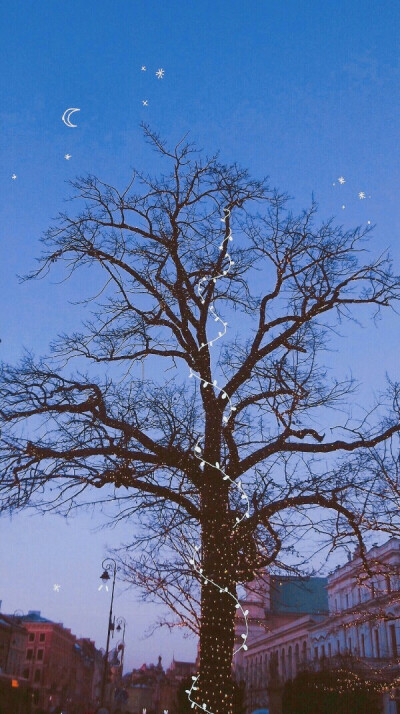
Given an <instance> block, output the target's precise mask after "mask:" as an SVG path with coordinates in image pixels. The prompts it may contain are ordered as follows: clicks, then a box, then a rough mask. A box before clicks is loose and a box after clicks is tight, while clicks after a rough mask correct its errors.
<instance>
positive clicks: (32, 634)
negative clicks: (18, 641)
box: [28, 632, 35, 642]
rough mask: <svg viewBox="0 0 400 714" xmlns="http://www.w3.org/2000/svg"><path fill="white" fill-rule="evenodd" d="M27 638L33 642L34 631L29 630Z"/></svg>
mask: <svg viewBox="0 0 400 714" xmlns="http://www.w3.org/2000/svg"><path fill="white" fill-rule="evenodd" d="M28 640H29V642H34V640H35V633H34V632H30V633H29V637H28Z"/></svg>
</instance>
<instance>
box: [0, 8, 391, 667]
mask: <svg viewBox="0 0 400 714" xmlns="http://www.w3.org/2000/svg"><path fill="white" fill-rule="evenodd" d="M399 30H400V5H399V3H398V2H397V0H393V1H390V2H389V1H388V0H382V1H381V2H379V3H376V2H368V1H367V0H362V1H361V0H359V1H352V2H349V1H348V0H346V1H344V0H338V1H337V2H333V1H331V0H329V1H328V2H317V1H316V0H303V2H301V3H299V2H298V0H263V1H257V2H251V1H250V2H247V3H244V2H238V0H233V1H232V2H230V3H227V2H223V1H221V2H219V3H215V2H211V1H210V2H207V1H205V0H198V2H192V1H190V0H189V1H187V2H184V3H182V2H177V1H176V0H170V1H169V2H167V3H166V2H164V3H162V2H158V3H156V2H154V1H153V0H146V2H137V1H135V0H112V1H111V0H109V1H108V2H105V1H104V0H98V1H97V2H96V3H87V2H84V1H83V0H69V1H68V2H61V1H60V0H46V1H44V0H36V1H35V2H30V1H29V0H24V1H23V2H22V1H21V0H19V1H18V0H16V2H14V3H8V4H7V5H6V6H3V10H2V22H1V30H0V56H1V66H2V83H1V89H0V125H1V132H0V152H1V163H0V194H1V198H0V202H1V204H0V211H1V224H0V238H1V246H2V260H1V263H0V272H1V281H0V285H1V301H2V307H3V310H2V320H1V322H2V325H1V328H0V332H1V337H2V343H1V345H0V347H1V356H2V358H3V359H5V360H11V361H13V360H15V359H16V358H17V357H18V355H19V354H20V353H21V349H22V347H23V346H25V347H28V348H31V349H33V350H34V351H35V352H36V353H37V354H40V353H43V352H46V350H47V345H48V342H49V340H50V339H51V338H52V337H53V336H55V335H56V334H57V333H58V332H60V331H61V330H64V329H68V328H69V329H70V328H72V327H74V326H77V325H78V324H79V320H80V318H81V314H80V312H79V310H77V309H76V308H72V307H71V306H68V305H67V304H66V300H67V299H72V298H73V297H74V290H75V289H76V287H77V283H74V284H71V285H61V286H60V285H55V284H54V283H49V282H48V281H46V282H41V283H36V284H29V285H27V284H25V285H19V284H18V280H17V278H16V274H17V273H24V272H25V271H27V270H29V269H30V268H31V267H32V265H33V261H34V258H35V256H37V255H38V253H39V245H38V239H39V237H40V235H41V233H42V231H43V230H45V228H46V227H47V226H48V224H49V222H50V220H51V218H52V217H54V216H55V215H56V214H57V212H58V210H60V209H64V208H65V205H64V203H63V202H64V199H65V198H66V197H68V195H69V188H68V186H67V185H66V184H65V181H66V180H68V179H72V178H73V177H74V176H75V175H82V174H85V173H87V172H90V173H93V174H96V175H98V176H99V177H100V178H102V179H104V180H106V181H108V182H110V183H115V184H118V185H123V184H124V183H125V182H127V181H128V178H129V176H130V172H131V169H132V168H133V167H134V166H137V167H139V168H141V169H147V168H149V169H151V170H153V169H155V168H156V163H155V157H154V155H153V154H152V153H151V152H150V150H149V148H148V147H147V146H146V145H145V144H144V142H143V140H142V137H141V130H140V128H139V124H140V122H141V121H142V120H145V121H148V122H149V123H150V125H151V126H152V128H153V129H155V130H156V131H159V132H160V133H161V134H162V135H163V136H164V137H165V138H166V139H168V140H169V141H171V142H173V141H175V140H178V139H180V138H181V137H182V135H183V134H184V133H186V132H187V131H189V132H190V136H191V138H192V139H193V140H195V141H196V142H197V143H198V145H199V146H200V147H204V149H205V150H206V152H208V153H213V152H214V151H215V150H220V152H221V158H222V159H223V160H225V161H227V162H229V161H233V160H235V161H238V162H239V163H241V164H242V165H244V166H247V167H248V168H249V169H250V171H251V172H252V173H253V174H254V175H255V176H257V177H260V176H264V175H266V174H268V175H269V176H270V177H271V184H272V185H274V186H275V185H276V186H279V187H280V188H282V189H284V190H287V191H288V192H289V193H290V194H291V195H293V196H295V204H296V205H297V206H300V205H306V204H307V203H308V202H309V200H310V197H311V194H312V192H314V193H315V196H316V198H317V199H318V201H319V203H320V206H321V212H322V213H323V214H324V215H332V214H336V215H337V216H338V220H339V221H342V222H343V223H344V224H345V225H347V226H351V225H354V224H358V223H366V222H367V221H368V220H371V222H372V223H376V224H377V227H376V230H375V232H374V237H373V239H372V246H373V248H374V250H375V251H376V252H380V251H381V250H383V249H384V248H386V247H390V248H391V251H392V253H393V255H394V256H395V258H397V261H398V262H399V261H400V250H399V222H400V221H399V210H398V205H399V199H398V195H399V183H400V182H399V167H400V161H399V158H400V157H399V146H400V141H399V119H398V117H399V116H400V113H399V109H400V106H399V105H400V91H399V86H400V83H399V80H400V66H399V43H398V37H399ZM142 65H145V66H146V68H147V69H146V72H143V71H141V66H142ZM159 68H163V69H164V70H165V76H164V78H163V79H162V80H158V79H157V78H156V76H155V72H156V70H157V69H159ZM143 100H148V106H147V107H144V106H143V105H142V101H143ZM68 107H79V108H80V112H77V113H76V114H74V115H73V122H74V123H76V124H77V125H78V126H77V128H67V127H66V126H65V125H64V124H63V123H62V121H61V116H62V114H63V112H64V111H65V109H67V108H68ZM67 153H69V154H71V159H70V160H65V159H64V155H65V154H67ZM13 173H15V174H16V175H17V178H16V179H15V180H13V179H11V176H12V174H13ZM341 175H343V176H344V177H345V179H346V183H345V184H343V186H340V184H338V182H337V179H338V177H339V176H341ZM333 183H335V186H333V185H332V184H333ZM360 191H364V192H365V193H366V195H367V198H366V199H365V200H360V199H359V198H358V193H359V192H360ZM369 196H371V198H369ZM342 205H345V209H342V208H341V206H342ZM367 324H368V323H367ZM374 329H375V328H372V327H369V329H364V330H361V331H357V332H355V331H354V330H353V328H351V330H347V332H346V336H347V338H346V341H345V343H343V347H342V352H341V355H340V365H341V369H347V368H350V367H352V369H353V371H355V372H357V374H358V376H359V378H360V379H361V380H362V381H364V383H365V384H366V385H367V386H368V387H370V388H371V392H373V391H374V390H377V389H378V387H379V386H380V385H382V384H383V378H384V372H385V369H388V370H389V371H391V372H392V373H393V372H394V370H395V369H396V361H397V360H398V357H397V355H398V349H399V330H398V323H397V322H396V321H395V320H394V319H393V317H391V316H387V317H386V318H385V319H384V320H383V321H382V322H381V324H380V327H379V339H377V338H376V336H375V333H374V332H373V331H374ZM371 331H372V332H371ZM99 523H101V517H100V516H99V517H97V518H96V519H94V520H90V519H89V517H88V516H81V517H79V518H78V517H77V518H75V519H74V520H73V521H72V522H71V523H70V524H69V525H68V524H66V523H65V521H64V520H62V519H60V518H56V517H49V518H46V519H43V518H42V517H41V516H34V517H28V516H27V515H23V514H21V515H16V516H15V517H14V518H13V520H12V523H10V522H9V521H8V519H6V518H5V517H2V518H1V519H0V558H1V571H2V573H4V572H7V577H6V578H5V579H4V578H2V582H1V587H0V599H3V606H4V609H5V610H8V611H12V610H14V609H16V608H22V609H24V610H25V611H26V610H27V609H41V610H42V612H43V614H44V615H45V616H48V617H50V618H53V619H56V620H61V621H64V623H65V624H66V625H67V626H68V627H71V628H72V630H73V631H74V632H76V633H77V634H82V635H88V636H91V637H93V638H95V639H96V642H98V644H99V645H104V640H105V632H104V625H105V623H106V617H107V616H106V609H107V603H106V598H105V597H103V595H106V594H105V593H104V592H103V591H101V592H98V590H97V587H98V584H97V583H98V580H97V578H98V574H99V566H100V563H101V560H102V557H104V555H105V554H106V547H107V545H108V546H117V545H118V544H119V542H120V541H121V540H124V536H125V534H126V532H127V530H126V527H124V528H125V530H123V531H122V530H118V529H117V530H113V531H106V532H105V531H102V532H96V531H95V528H96V526H98V525H99ZM10 546H11V547H12V555H11V553H10ZM56 582H60V583H61V590H60V593H54V591H53V589H52V588H53V584H54V583H56ZM118 593H119V591H118ZM117 603H118V608H117V610H116V611H117V614H122V615H124V616H125V617H126V618H127V620H128V621H129V627H130V630H129V633H130V635H129V639H130V642H129V649H128V651H127V661H128V664H135V665H138V664H141V663H142V661H144V660H147V661H156V658H157V655H158V654H159V653H161V654H162V655H163V659H164V662H165V663H166V664H168V663H169V660H170V658H171V656H172V653H173V651H175V656H176V658H178V659H189V658H190V657H191V656H192V655H193V654H194V645H193V644H189V643H188V642H186V641H183V640H181V639H179V640H178V639H174V640H172V639H171V638H170V637H169V636H167V635H164V636H160V637H158V638H157V639H154V638H153V639H152V640H149V641H141V640H138V639H137V638H138V637H140V636H141V635H142V634H143V630H144V624H143V623H145V622H146V621H147V622H149V623H150V622H151V619H152V616H154V611H153V610H152V609H151V608H147V609H143V606H142V605H138V604H137V603H135V596H134V594H133V593H130V594H122V593H121V594H118V599H117Z"/></svg>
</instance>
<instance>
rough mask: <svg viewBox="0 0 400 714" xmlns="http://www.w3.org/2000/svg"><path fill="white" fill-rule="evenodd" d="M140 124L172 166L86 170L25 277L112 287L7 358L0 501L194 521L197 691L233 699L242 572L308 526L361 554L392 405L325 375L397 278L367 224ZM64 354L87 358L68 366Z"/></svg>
mask: <svg viewBox="0 0 400 714" xmlns="http://www.w3.org/2000/svg"><path fill="white" fill-rule="evenodd" d="M145 134H146V137H147V139H148V140H149V141H150V142H152V144H153V145H154V146H155V147H156V149H157V150H158V151H159V152H160V154H161V156H162V158H163V160H164V161H166V162H167V163H168V166H169V167H170V168H169V169H168V171H169V173H167V174H165V175H162V176H161V178H158V179H155V178H152V177H150V176H147V175H143V174H140V173H135V174H134V176H133V178H132V181H131V183H130V184H129V186H128V187H127V188H126V189H125V190H124V191H123V192H122V193H121V192H119V191H118V190H117V189H116V188H114V187H112V186H109V185H107V184H105V183H102V182H101V181H99V180H98V179H96V178H94V177H92V176H89V177H87V178H82V179H79V180H77V181H76V182H75V183H74V187H75V189H76V193H77V198H78V199H80V200H83V203H84V205H83V207H82V209H81V212H80V213H79V214H78V215H76V216H75V217H71V216H69V215H66V214H63V215H61V216H60V219H59V221H58V223H57V224H56V225H55V226H54V227H52V228H51V229H50V230H49V231H48V232H47V234H46V235H45V237H44V245H45V251H44V254H43V256H42V258H41V262H40V265H39V268H38V269H37V270H36V271H35V272H34V273H32V275H31V276H29V277H30V278H33V277H36V278H37V277H42V276H44V275H46V274H47V272H48V271H49V270H50V269H52V268H53V267H54V264H61V265H62V267H63V268H65V269H66V270H67V275H71V274H74V273H75V272H76V271H78V270H80V271H81V274H82V277H83V278H85V280H87V279H88V278H90V276H94V279H95V280H96V281H98V282H99V281H100V279H102V280H103V282H102V283H100V282H99V289H98V290H97V291H96V295H95V296H94V297H93V298H91V300H92V303H93V310H92V315H91V318H90V320H88V321H87V322H86V323H85V324H84V327H83V329H82V331H81V332H80V333H74V334H72V335H62V336H61V337H60V338H59V339H58V340H57V342H56V343H55V344H54V345H53V352H52V355H51V358H46V359H43V360H41V361H39V362H37V361H35V360H34V359H33V358H32V357H31V356H26V357H25V358H24V359H23V360H22V361H21V363H20V364H19V365H18V366H9V365H3V368H2V372H1V381H0V409H1V420H2V437H1V477H0V478H1V493H2V503H3V508H5V509H7V508H9V509H14V508H17V507H23V506H26V505H28V504H31V505H35V506H37V507H40V508H44V509H46V508H58V509H62V508H64V509H66V510H68V509H69V508H71V507H74V506H75V505H77V504H79V503H82V502H84V500H85V498H86V496H85V494H86V492H87V491H88V489H93V487H94V488H98V489H100V488H101V489H103V491H102V492H101V494H100V499H99V500H100V501H103V502H104V501H111V502H113V503H115V504H118V505H119V507H120V511H119V515H118V516H117V517H124V516H125V517H132V518H135V517H136V518H143V519H144V520H146V518H147V519H148V520H147V523H148V527H149V528H150V527H151V530H149V533H150V534H153V533H156V532H157V528H159V529H160V532H159V535H160V538H161V540H163V541H164V542H165V544H168V538H169V537H171V534H172V535H173V536H174V537H175V538H178V537H179V536H178V534H179V533H180V532H185V533H189V534H190V533H191V534H192V536H191V538H192V540H193V544H195V542H196V533H198V534H199V537H200V539H201V551H199V558H201V569H202V572H200V566H198V565H196V560H195V558H194V559H192V560H194V564H193V563H191V564H190V565H191V572H192V575H193V577H194V578H197V580H198V582H199V585H200V587H201V621H200V678H199V680H198V682H197V684H196V686H197V687H198V689H197V690H194V691H193V695H192V696H193V698H194V699H195V700H196V703H197V706H199V707H200V708H201V709H205V710H206V711H207V712H213V713H215V714H217V713H220V712H224V714H225V713H228V712H231V710H232V683H231V660H232V652H233V645H234V618H235V605H236V604H237V603H236V600H235V593H236V587H237V584H238V583H244V582H247V581H250V580H252V579H253V577H254V574H255V572H256V571H257V570H258V569H260V568H261V567H265V566H268V565H269V564H271V563H274V562H275V561H276V559H277V558H278V557H281V556H282V553H283V551H284V549H285V548H286V549H287V548H290V547H294V546H295V544H296V542H298V541H299V539H301V538H303V537H305V535H306V534H307V532H310V530H312V531H313V532H314V533H315V534H316V535H318V534H320V535H321V537H322V536H324V537H329V538H330V540H331V542H333V543H334V544H336V543H338V542H342V541H343V540H345V539H348V538H350V537H353V538H355V539H356V540H357V542H358V544H359V546H360V549H361V553H364V552H365V551H364V544H363V533H364V531H365V529H368V527H369V524H370V523H371V522H372V520H373V518H374V517H375V516H374V514H375V513H376V511H375V510H374V508H375V506H374V503H375V497H376V494H377V493H378V491H379V488H378V481H379V473H378V475H377V474H376V473H375V474H373V476H371V475H370V474H369V472H368V471H367V470H365V469H363V468H362V465H360V464H359V463H358V462H357V459H354V460H353V459H350V457H351V455H352V454H353V455H358V454H362V453H369V452H368V450H369V449H373V448H377V447H378V446H379V444H381V443H383V442H385V441H386V440H388V439H389V438H390V437H391V436H392V435H394V434H396V433H397V432H398V431H399V430H400V425H399V414H398V409H397V408H396V403H395V402H394V404H393V409H392V410H391V411H390V412H388V415H387V417H386V420H385V421H382V420H381V419H379V418H378V417H377V416H375V412H372V413H371V414H370V416H369V417H368V418H363V420H362V421H361V422H356V421H355V420H351V419H350V417H347V416H346V415H343V414H344V413H345V411H346V407H347V406H348V405H349V404H350V403H351V400H352V395H353V392H354V389H355V384H354V383H353V381H352V380H351V379H349V380H344V381H343V380H335V379H334V378H331V377H330V374H329V372H328V371H327V370H326V369H325V368H324V366H323V355H324V350H326V349H327V348H328V346H329V339H330V337H331V336H335V334H336V326H337V325H338V324H339V323H340V322H342V321H344V320H347V319H353V315H354V311H355V310H358V311H360V310H362V309H363V308H364V309H366V308H372V312H373V314H376V313H377V312H379V310H380V309H381V308H383V307H389V306H391V305H393V304H394V303H395V302H396V301H397V300H398V298H399V291H400V280H399V278H398V277H396V276H395V275H393V273H392V269H391V264H390V260H389V258H388V257H387V256H386V255H385V256H381V257H379V258H378V259H376V260H371V259H369V257H368V255H367V252H366V247H365V245H366V244H365V240H366V237H367V233H368V230H362V229H359V228H357V229H354V230H349V231H348V230H344V229H343V228H341V227H340V226H336V225H334V223H333V222H332V221H325V222H322V223H321V224H320V225H317V223H316V206H315V205H314V204H313V205H312V206H311V208H310V209H308V210H306V211H304V212H302V213H301V214H300V215H298V216H296V215H293V214H292V213H291V212H290V210H289V207H288V199H287V197H286V196H285V195H283V194H279V193H277V192H276V191H270V190H269V188H268V186H267V184H266V182H265V181H254V180H251V179H250V178H249V176H248V173H247V172H246V171H244V170H242V169H240V168H239V167H238V166H236V165H230V166H226V165H223V164H222V163H221V162H220V161H219V159H218V157H212V158H209V159H207V158H205V159H203V158H202V157H201V155H199V154H198V153H196V151H195V150H194V148H193V147H192V146H191V145H189V144H187V143H185V142H184V141H183V142H181V143H179V144H178V145H177V146H176V147H175V149H174V150H171V151H170V150H169V149H168V148H166V146H165V145H164V143H163V142H162V141H161V140H160V138H159V137H158V136H157V135H155V134H154V133H152V132H151V131H150V130H149V129H148V128H145ZM232 238H234V240H233V241H232V240H231V239H232ZM55 267H56V268H57V267H58V266H57V265H56V266H55ZM78 297H79V298H83V296H78ZM367 316H368V317H370V316H371V313H369V314H368V315H367ZM228 322H229V325H228V324H227V323H228ZM229 329H230V336H229V337H228V335H227V334H226V333H227V332H229ZM72 358H76V359H77V360H78V362H77V364H78V367H79V368H80V369H81V365H82V363H83V362H84V361H87V363H88V365H90V367H89V366H88V369H89V372H88V373H87V374H82V373H81V372H76V373H71V372H70V371H68V370H69V364H70V361H71V359H72ZM143 360H146V375H147V378H146V379H143V378H141V374H140V365H141V363H142V361H143ZM163 364H165V365H166V371H163ZM182 365H183V367H184V369H183V370H182ZM171 368H173V369H174V370H175V371H171ZM188 373H189V374H191V375H192V380H191V381H188V379H187V377H188ZM149 374H151V375H152V376H151V378H150V377H149V376H148V375H149ZM216 375H217V377H216ZM217 379H218V380H219V382H218V383H217ZM219 384H220V386H218V385H219ZM341 417H343V421H342V423H341V426H338V425H337V423H338V420H339V419H340V418H341ZM332 418H334V422H333V426H334V429H335V433H334V437H333V436H332V430H331V431H330V426H331V425H332V421H330V419H332ZM329 434H331V436H329ZM28 436H29V438H27V437H28ZM335 454H336V455H337V456H338V457H339V460H338V461H336V460H335V461H333V456H334V455H335ZM341 455H344V456H345V458H340V457H341ZM121 489H123V490H122V491H121ZM93 493H95V492H94V491H93ZM102 494H104V496H103V495H102ZM121 494H122V495H121ZM93 498H94V497H93V496H92V495H90V497H89V501H90V500H93ZM375 525H376V524H375ZM386 525H387V527H389V525H388V524H387V523H386ZM174 534H175V535H174ZM138 537H139V536H138ZM149 537H152V535H151V536H149ZM183 547H185V544H183ZM243 646H245V643H243Z"/></svg>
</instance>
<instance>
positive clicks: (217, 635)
mask: <svg viewBox="0 0 400 714" xmlns="http://www.w3.org/2000/svg"><path fill="white" fill-rule="evenodd" d="M218 501H219V499H218V496H217V494H214V499H213V510H214V518H213V519H212V520H207V522H206V524H205V525H204V526H203V531H202V541H203V573H204V576H205V577H207V578H209V579H210V581H213V582H214V583H217V584H218V586H219V587H216V586H215V585H213V584H212V582H208V583H203V586H202V594H201V623H200V678H199V680H198V683H197V685H196V686H199V691H198V692H195V693H194V694H196V696H193V697H192V699H195V700H196V701H197V702H198V703H199V704H200V706H201V707H203V708H204V704H205V705H206V707H205V708H206V710H207V711H209V712H212V713H213V714H231V713H232V705H233V683H232V654H233V647H234V627H235V612H236V607H235V605H236V600H235V599H234V598H233V597H232V595H234V596H235V597H236V582H235V577H234V569H233V567H232V566H233V555H232V537H231V534H232V526H231V524H230V523H229V522H227V521H228V520H229V519H228V518H226V515H227V514H226V513H225V514H224V513H221V503H220V501H219V503H218ZM216 510H218V511H219V514H218V515H217V514H216V513H215V511H216ZM209 515H210V517H211V514H209ZM224 516H225V518H224ZM221 521H225V522H221ZM224 588H227V589H228V591H229V593H231V595H230V594H228V593H227V592H226V591H225V590H224ZM220 590H222V591H223V592H220Z"/></svg>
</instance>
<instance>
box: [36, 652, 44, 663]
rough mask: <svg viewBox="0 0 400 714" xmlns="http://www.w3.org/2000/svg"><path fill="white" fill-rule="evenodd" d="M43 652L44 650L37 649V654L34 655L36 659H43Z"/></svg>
mask: <svg viewBox="0 0 400 714" xmlns="http://www.w3.org/2000/svg"><path fill="white" fill-rule="evenodd" d="M43 652H44V650H38V651H37V655H36V659H38V660H39V661H40V660H42V659H43Z"/></svg>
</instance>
